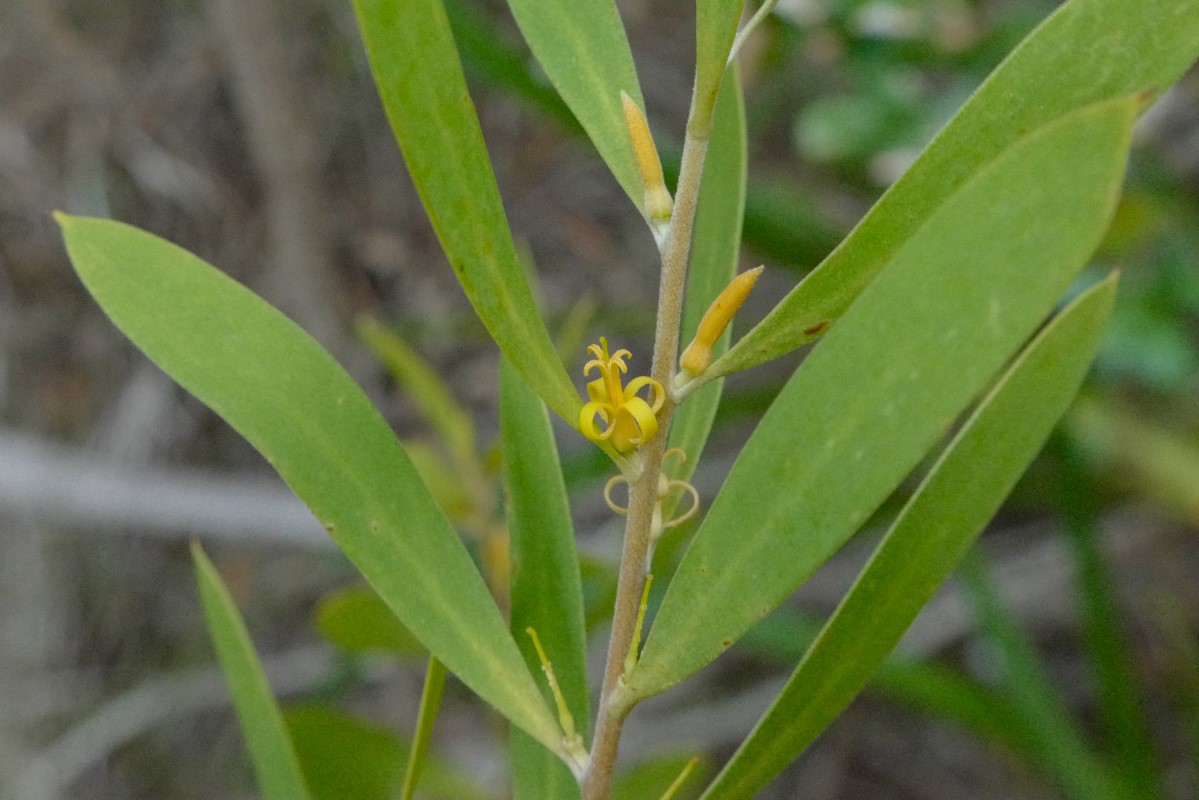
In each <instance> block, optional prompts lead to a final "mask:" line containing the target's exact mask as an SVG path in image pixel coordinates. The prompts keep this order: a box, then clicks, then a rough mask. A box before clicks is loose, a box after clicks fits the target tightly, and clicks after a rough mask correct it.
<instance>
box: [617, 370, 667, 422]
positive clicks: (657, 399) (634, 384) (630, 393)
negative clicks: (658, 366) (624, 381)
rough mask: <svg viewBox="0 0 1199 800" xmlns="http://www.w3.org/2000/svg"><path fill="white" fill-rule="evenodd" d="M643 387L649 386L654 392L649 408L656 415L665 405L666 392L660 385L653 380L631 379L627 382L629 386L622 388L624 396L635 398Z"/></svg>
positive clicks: (646, 378) (648, 378)
mask: <svg viewBox="0 0 1199 800" xmlns="http://www.w3.org/2000/svg"><path fill="white" fill-rule="evenodd" d="M643 386H649V387H650V388H651V389H653V390H654V400H653V402H652V403H651V404H650V407H651V408H653V410H654V413H655V414H657V413H658V412H659V411H661V410H662V406H663V405H664V404H665V403H666V390H665V389H663V388H662V384H660V383H658V382H657V381H656V380H654V379H653V378H650V377H641V378H633V380H631V381H629V385H628V386H626V387H624V396H625V397H636V396H637V392H639V391H640V390H641V387H643Z"/></svg>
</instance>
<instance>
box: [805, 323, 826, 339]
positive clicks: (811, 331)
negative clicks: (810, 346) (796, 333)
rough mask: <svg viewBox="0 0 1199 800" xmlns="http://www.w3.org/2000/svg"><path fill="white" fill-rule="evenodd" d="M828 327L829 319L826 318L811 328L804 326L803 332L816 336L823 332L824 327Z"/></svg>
mask: <svg viewBox="0 0 1199 800" xmlns="http://www.w3.org/2000/svg"><path fill="white" fill-rule="evenodd" d="M827 327H828V320H825V321H824V322H817V323H816V324H815V325H813V326H812V327H810V328H804V329H803V332H804V334H805V335H806V336H815V335H816V334H818V333H822V332H823V331H824V329H825V328H827Z"/></svg>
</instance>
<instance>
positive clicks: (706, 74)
mask: <svg viewBox="0 0 1199 800" xmlns="http://www.w3.org/2000/svg"><path fill="white" fill-rule="evenodd" d="M744 9H745V0H698V1H697V2H696V4H695V103H696V106H697V107H698V108H699V109H700V110H701V113H702V110H703V109H704V108H707V109H711V107H712V104H713V103H714V102H715V101H716V93H717V91H718V90H719V89H720V82H721V78H722V77H723V76H724V70H725V63H726V62H727V61H728V57H729V51H730V50H731V49H732V47H733V39H734V38H736V36H737V26H738V24H740V22H741V12H742V11H743V10H744ZM697 230H698V228H697Z"/></svg>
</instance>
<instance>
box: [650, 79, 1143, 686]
mask: <svg viewBox="0 0 1199 800" xmlns="http://www.w3.org/2000/svg"><path fill="white" fill-rule="evenodd" d="M1135 110H1136V99H1135V98H1125V99H1121V100H1116V101H1109V102H1105V103H1101V104H1098V105H1095V106H1090V107H1087V108H1084V109H1081V110H1079V111H1076V112H1074V113H1072V114H1069V115H1067V116H1066V117H1064V118H1063V119H1062V120H1060V121H1058V122H1056V123H1054V124H1051V125H1049V126H1046V127H1045V128H1043V129H1041V130H1039V131H1037V132H1035V133H1033V134H1032V135H1030V136H1029V137H1027V138H1026V139H1024V140H1022V141H1021V142H1019V143H1017V144H1016V145H1015V146H1013V147H1012V148H1010V149H1009V150H1008V151H1007V152H1005V153H1004V154H1003V155H1002V156H1001V157H1000V158H998V159H996V160H995V161H994V162H993V163H992V164H990V165H989V166H988V167H987V168H986V169H984V170H983V171H981V172H980V173H979V174H978V175H977V176H976V177H975V178H974V179H973V180H971V181H969V182H968V183H967V184H965V185H964V186H963V187H962V188H961V189H960V190H959V191H958V192H957V194H956V195H955V196H954V197H953V198H951V200H950V201H949V202H948V203H946V204H944V206H943V207H942V209H941V210H940V211H938V213H937V214H935V215H934V216H933V217H932V218H931V219H930V220H929V221H928V222H927V223H926V224H925V225H924V226H923V227H922V228H921V229H920V231H919V232H918V233H917V234H916V235H915V236H913V237H912V238H911V239H910V240H909V241H908V242H907V244H906V245H905V246H904V247H903V248H902V249H901V250H900V251H899V252H898V253H897V254H896V256H895V258H894V259H893V260H892V262H891V263H890V264H889V265H888V266H887V268H886V269H885V270H884V271H883V273H882V274H881V275H880V276H879V277H878V278H877V279H876V280H875V281H874V282H873V283H872V284H871V286H870V287H869V288H868V289H867V290H866V291H865V292H864V293H863V294H862V296H861V298H859V300H858V302H856V303H855V304H854V305H853V306H852V307H851V309H850V310H849V312H848V313H847V314H846V316H845V318H844V319H843V320H842V321H841V322H840V323H839V324H838V325H837V326H836V327H834V328H833V329H832V331H831V332H830V333H829V334H828V336H827V337H826V338H825V340H824V342H823V343H822V344H821V345H820V346H819V347H817V348H816V350H815V351H814V352H813V353H812V355H810V356H809V357H808V359H807V360H806V361H805V362H804V363H803V365H802V366H801V367H800V368H799V370H797V371H796V373H795V375H794V376H793V377H792V378H791V380H790V381H789V382H788V383H787V385H786V386H785V387H784V389H783V391H782V392H781V393H780V394H779V396H778V398H777V399H776V400H775V402H774V404H773V406H772V407H771V409H770V411H769V412H767V414H766V416H765V417H764V418H763V420H762V422H761V423H760V424H759V426H758V428H757V430H756V431H755V432H754V435H753V436H752V437H751V439H750V441H749V442H748V443H747V444H746V446H745V449H744V451H743V452H742V453H741V456H740V458H738V460H737V463H736V464H735V465H734V467H733V469H732V471H731V473H730V474H729V477H728V480H727V481H726V483H725V485H724V487H723V489H722V490H721V492H720V494H719V495H718V496H717V498H716V500H715V502H714V503H713V504H712V508H711V510H710V511H709V513H708V516H707V518H706V519H705V521H704V523H703V525H702V526H701V528H700V530H699V531H698V532H697V534H696V537H695V540H694V541H693V543H692V545H691V547H690V549H689V550H688V552H687V554H686V556H685V557H684V559H683V561H682V563H681V564H680V566H679V570H678V572H677V574H676V575H675V578H674V580H673V581H672V582H671V584H670V587H669V588H668V590H667V593H666V596H665V598H664V600H663V603H662V607H661V609H660V610H659V612H658V616H657V618H656V620H655V622H654V625H653V628H652V630H651V631H650V635H649V639H648V641H647V642H646V645H645V650H644V652H643V654H642V657H641V661H640V662H639V664H638V666H637V669H636V670H635V672H634V673H633V676H632V678H631V680H630V688H631V690H632V691H633V692H634V693H635V694H636V695H638V696H643V695H648V694H653V693H655V692H657V691H661V690H662V689H664V688H665V687H667V686H669V685H671V684H673V683H675V682H677V681H679V680H682V679H683V678H685V677H686V676H687V675H690V674H691V673H692V672H694V671H695V670H696V669H698V668H700V667H702V666H703V665H704V664H706V663H708V662H709V661H711V660H712V659H713V658H715V657H716V656H717V655H719V654H720V653H721V652H723V650H724V649H725V648H726V647H728V645H729V644H731V643H732V642H733V641H735V640H736V639H737V638H738V637H740V636H741V635H742V634H743V633H744V632H745V631H746V630H747V629H748V628H749V627H751V626H752V625H753V624H754V623H755V622H756V621H757V620H758V619H760V618H762V617H763V616H765V615H766V614H767V613H768V612H769V611H770V610H771V609H772V608H774V607H775V606H776V605H778V603H780V602H781V601H782V600H783V599H784V598H785V597H786V596H787V595H788V594H790V593H791V592H792V591H793V590H794V589H795V588H796V587H798V586H799V585H800V584H801V583H802V582H803V581H804V580H805V579H806V578H807V577H808V575H810V574H811V573H812V572H813V571H814V570H815V569H816V568H817V567H818V566H819V565H820V564H821V563H823V562H824V560H825V559H826V558H828V556H829V555H830V554H832V553H833V552H834V551H835V550H836V549H837V548H838V547H840V546H841V544H843V543H844V542H845V540H846V539H847V538H848V537H849V536H850V535H851V534H852V533H853V532H854V530H856V529H857V528H858V526H860V525H861V524H862V523H863V522H865V521H866V519H867V517H869V515H870V514H871V513H872V512H873V511H874V509H875V508H876V507H877V506H878V504H879V503H881V502H882V501H883V500H884V499H885V498H886V496H887V495H888V494H889V493H890V492H891V491H892V490H893V489H894V487H895V486H896V485H897V484H898V482H899V481H900V480H901V479H902V478H903V476H904V475H906V474H907V473H908V472H909V471H910V470H911V469H912V468H913V467H914V466H915V465H916V463H917V462H918V461H919V459H920V458H921V456H922V455H923V454H924V453H925V452H926V451H927V450H928V448H929V447H931V446H932V445H933V443H934V442H935V441H936V440H937V438H938V437H940V436H942V435H943V434H944V432H945V430H946V429H947V427H948V426H949V425H950V424H951V422H952V421H953V419H954V418H955V417H956V416H957V415H958V414H960V413H961V411H962V409H963V408H964V407H965V406H966V404H967V403H968V402H969V401H970V400H971V399H972V398H973V397H974V396H975V395H976V394H977V393H978V392H979V391H980V390H981V389H982V387H983V385H984V384H985V383H986V382H987V381H988V380H989V379H990V378H991V376H993V375H994V373H995V371H996V370H997V369H999V367H1000V365H1001V364H1002V363H1003V362H1004V361H1005V360H1007V359H1008V358H1010V356H1011V354H1012V353H1013V351H1014V350H1015V349H1016V348H1017V347H1019V345H1020V344H1021V343H1022V342H1023V341H1024V340H1025V339H1027V337H1028V336H1029V335H1030V334H1031V333H1032V331H1033V329H1034V328H1035V327H1036V325H1037V324H1038V323H1039V322H1040V321H1041V320H1042V319H1043V318H1044V317H1045V315H1046V314H1048V313H1049V311H1050V309H1051V308H1052V306H1053V304H1054V302H1055V301H1056V300H1057V298H1058V297H1060V296H1061V294H1062V292H1064V291H1065V289H1066V287H1067V286H1068V285H1069V283H1070V282H1071V280H1073V278H1074V276H1075V275H1077V274H1078V272H1079V270H1080V269H1081V268H1082V266H1083V264H1084V263H1085V261H1086V259H1087V258H1088V256H1089V255H1090V253H1091V252H1092V251H1093V249H1094V248H1095V246H1096V245H1097V244H1098V241H1099V238H1100V236H1101V235H1102V232H1103V230H1104V228H1105V227H1106V225H1107V220H1108V218H1109V216H1110V213H1111V210H1112V207H1113V205H1114V202H1115V199H1116V196H1117V194H1118V190H1119V185H1120V180H1121V178H1122V175H1123V168H1124V159H1125V156H1126V152H1127V147H1128V135H1129V129H1130V127H1131V125H1132V120H1133V118H1134V116H1135Z"/></svg>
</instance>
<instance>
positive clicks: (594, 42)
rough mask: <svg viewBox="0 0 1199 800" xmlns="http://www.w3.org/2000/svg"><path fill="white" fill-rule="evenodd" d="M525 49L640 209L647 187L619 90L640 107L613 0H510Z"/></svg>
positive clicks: (634, 73)
mask: <svg viewBox="0 0 1199 800" xmlns="http://www.w3.org/2000/svg"><path fill="white" fill-rule="evenodd" d="M508 7H509V8H511V9H512V16H514V17H516V24H517V25H519V26H520V32H521V33H522V34H523V35H524V37H525V41H526V42H528V43H529V49H530V50H532V51H533V55H534V56H535V57H536V58H537V61H538V63H540V64H541V67H542V69H544V70H545V74H546V75H548V76H549V79H550V81H551V82H552V83H553V84H554V88H556V89H557V90H558V93H559V94H561V95H562V99H563V100H565V101H566V105H568V106H569V107H570V110H571V111H572V112H574V115H575V117H576V118H577V119H578V120H579V124H581V125H582V126H583V130H585V131H586V132H587V135H588V136H589V137H590V138H591V141H592V142H593V143H594V144H595V147H596V149H597V150H599V154H600V157H601V158H603V159H604V163H606V164H607V165H608V168H609V169H611V170H612V174H613V175H615V176H616V180H617V181H619V182H620V185H621V187H622V188H623V189H624V190H625V192H626V193H627V194H628V195H629V197H630V198H631V199H632V201H633V204H634V205H636V206H637V208H641V204H642V198H643V195H644V194H645V185H644V184H643V183H642V182H641V174H640V173H639V172H638V171H637V162H636V160H635V159H634V157H633V146H632V144H631V143H630V141H629V133H628V129H627V128H626V127H625V121H624V108H623V106H622V105H621V102H620V93H621V92H622V91H623V92H625V93H627V94H628V95H629V97H631V98H633V100H634V101H636V103H637V105H639V106H642V105H644V104H643V102H642V99H641V85H640V84H639V83H638V82H637V70H636V69H635V68H634V66H633V54H632V51H630V50H629V40H628V37H626V36H625V33H624V26H623V24H622V23H621V21H620V14H619V13H617V11H616V4H615V3H614V2H613V1H612V0H508Z"/></svg>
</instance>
